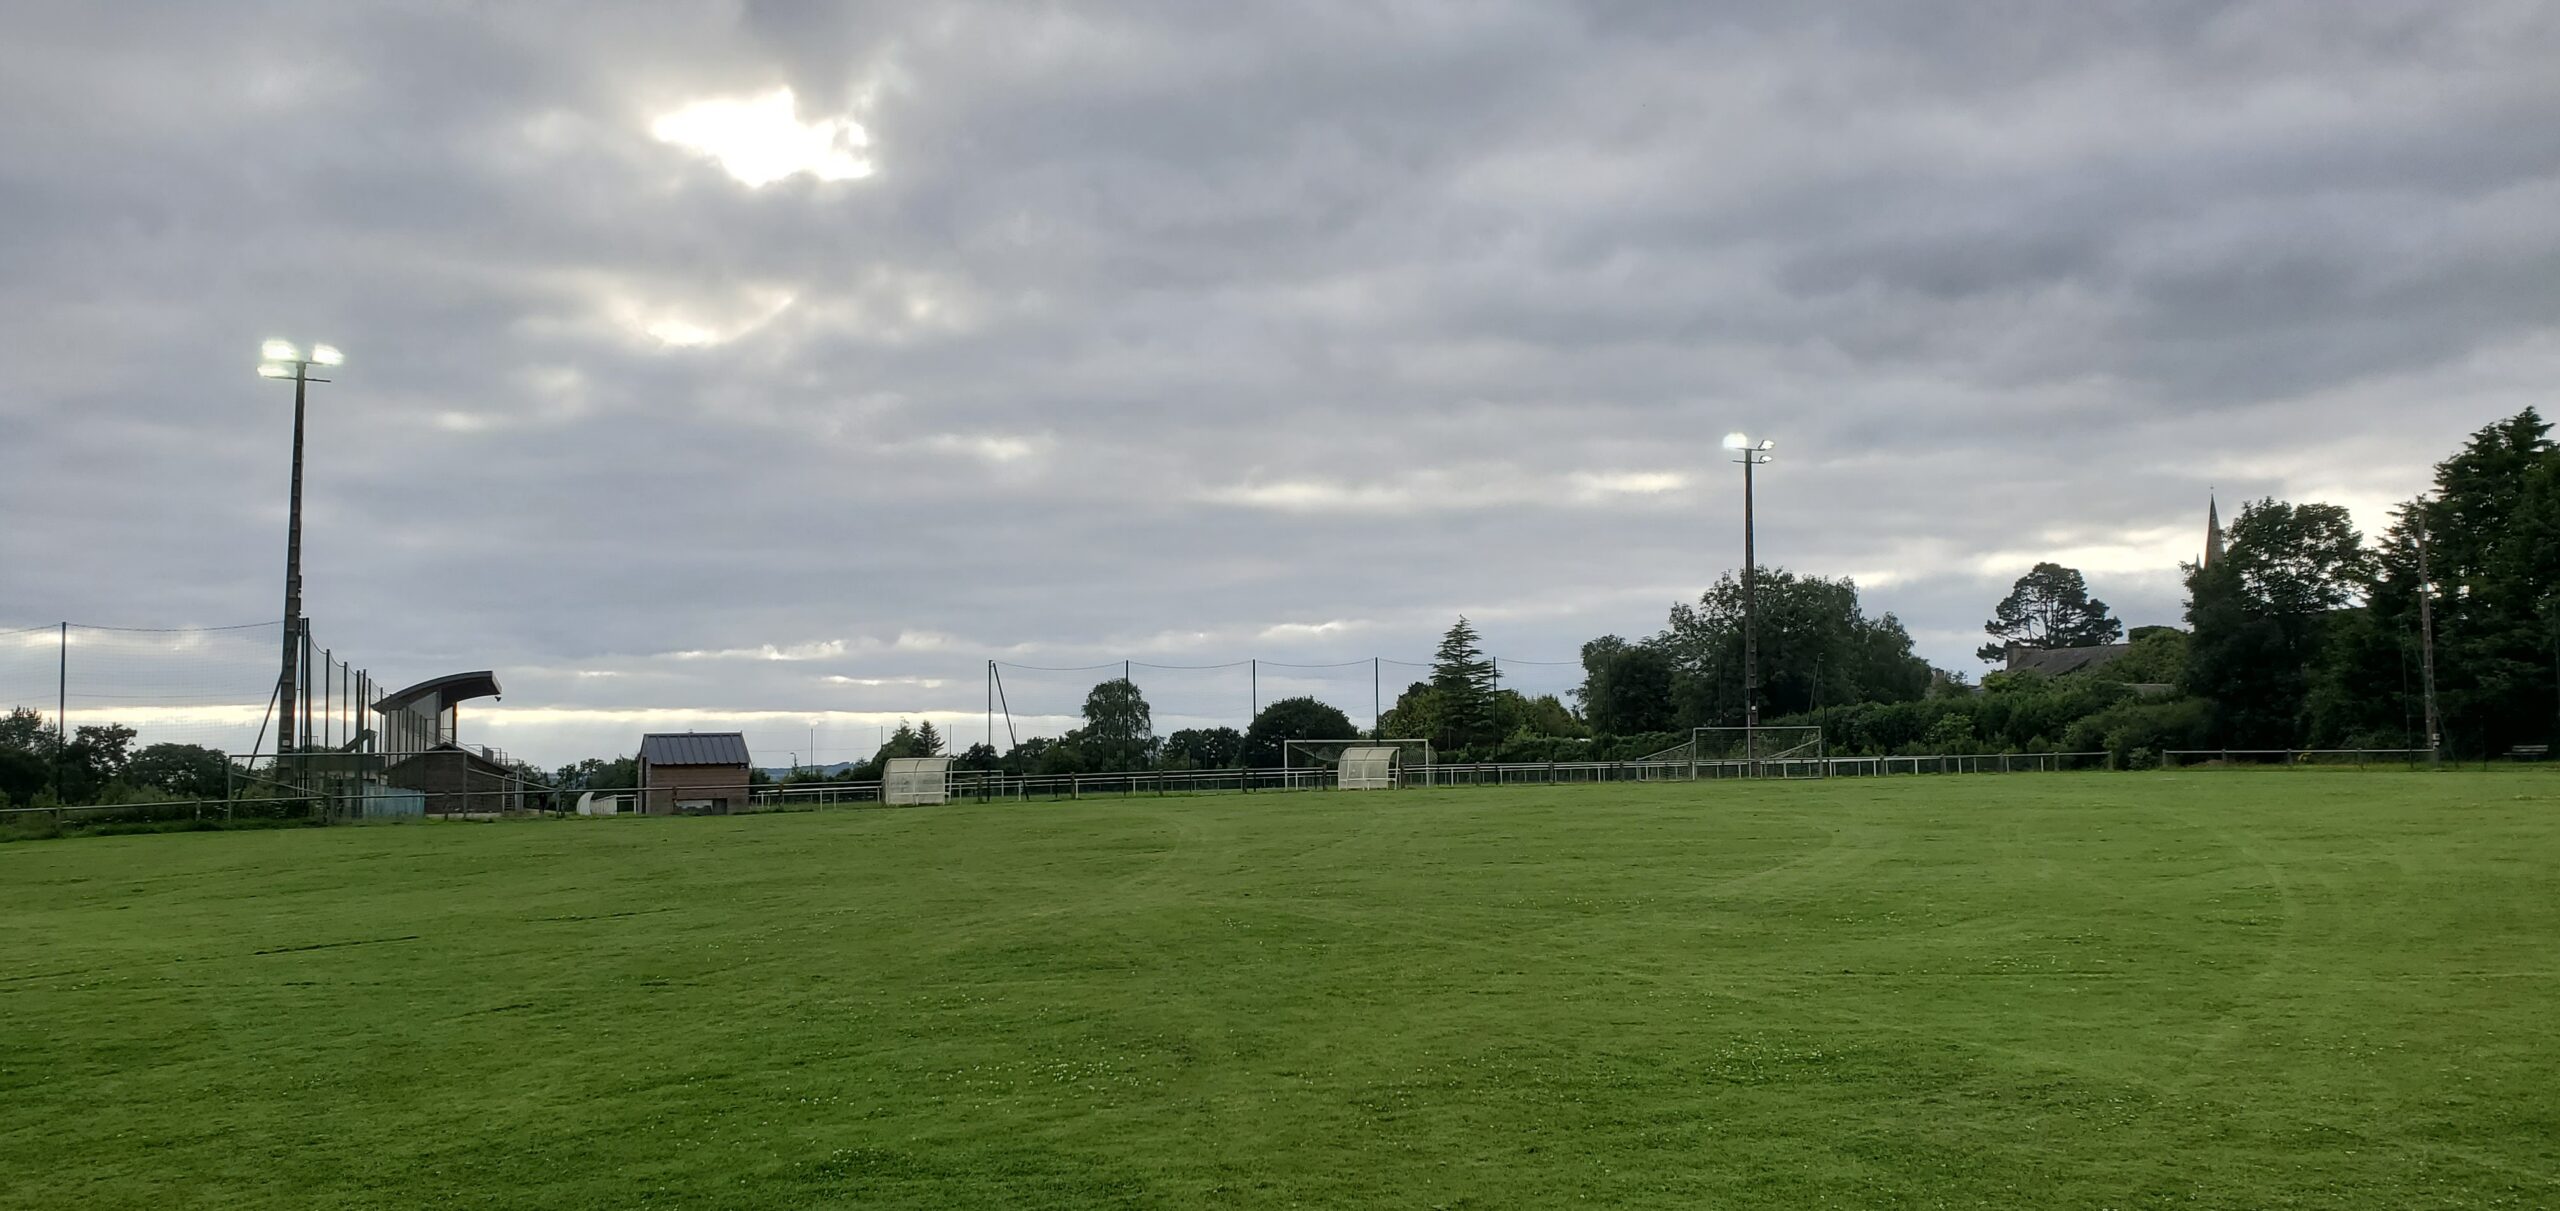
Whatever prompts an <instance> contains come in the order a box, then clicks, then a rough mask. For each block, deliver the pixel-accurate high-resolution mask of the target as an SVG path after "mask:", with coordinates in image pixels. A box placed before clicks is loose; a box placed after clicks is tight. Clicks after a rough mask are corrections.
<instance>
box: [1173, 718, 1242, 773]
mask: <svg viewBox="0 0 2560 1211" xmlns="http://www.w3.org/2000/svg"><path fill="white" fill-rule="evenodd" d="M1243 759H1244V733H1242V732H1239V731H1237V730H1236V729H1234V728H1231V727H1207V728H1199V727H1186V728H1183V729H1182V730H1180V731H1177V732H1175V733H1174V734H1172V735H1170V736H1167V737H1165V738H1164V751H1163V761H1164V765H1165V768H1167V769H1233V768H1234V767H1235V766H1236V764H1237V763H1238V762H1240V761H1242V760H1243Z"/></svg>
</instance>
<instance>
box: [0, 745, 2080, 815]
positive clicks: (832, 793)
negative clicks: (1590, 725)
mask: <svg viewBox="0 0 2560 1211" xmlns="http://www.w3.org/2000/svg"><path fill="white" fill-rule="evenodd" d="M397 756H398V755H396V754H393V755H385V754H347V755H341V756H339V757H338V760H339V761H341V762H344V763H345V768H344V769H341V770H331V771H328V772H329V773H332V774H335V775H337V776H335V777H316V776H313V777H310V778H309V781H308V782H306V783H305V784H303V785H302V786H296V785H294V784H293V783H292V782H291V781H290V780H279V779H277V778H275V777H272V776H261V775H260V773H258V772H256V771H253V770H241V769H238V768H237V767H235V782H234V787H233V792H232V796H231V797H228V798H222V799H173V800H164V801H157V802H150V803H108V804H95V805H89V806H73V807H16V808H5V809H0V827H5V826H11V825H16V826H20V827H23V826H24V824H25V823H26V822H27V821H29V820H36V819H41V820H46V821H49V822H50V823H51V824H53V825H54V826H55V827H64V826H70V827H79V826H83V825H91V824H155V823H171V822H178V821H189V822H201V821H225V820H239V819H263V820H382V819H402V818H409V819H415V818H438V819H478V820H491V819H502V818H508V817H520V816H536V815H562V816H565V815H629V814H642V812H643V804H644V797H654V798H655V799H656V800H657V801H656V802H654V803H652V804H650V805H651V806H654V807H656V808H657V809H658V810H660V811H669V810H678V811H680V810H682V809H681V808H680V807H679V806H678V801H677V800H675V799H674V798H673V797H672V796H673V794H674V793H675V792H672V791H668V790H665V789H661V790H658V791H651V792H644V791H641V790H638V789H635V788H629V787H620V788H610V789H588V788H580V787H561V786H552V785H547V784H543V783H538V782H534V781H532V780H530V779H525V778H521V777H516V776H511V775H499V774H496V773H495V772H494V771H491V772H489V773H487V774H485V775H474V776H473V777H470V778H466V779H462V780H460V781H459V782H458V783H455V782H443V781H440V782H438V783H435V784H429V785H413V786H409V787H399V786H387V785H377V784H375V783H374V782H373V781H370V780H368V779H367V778H366V777H365V775H366V774H370V773H372V772H374V771H377V770H380V769H382V768H383V763H384V762H385V761H386V759H392V758H396V757H397ZM415 756H419V757H434V758H438V759H444V760H449V761H458V760H461V759H462V758H464V756H465V755H464V754H462V753H459V752H455V751H452V750H436V751H432V752H430V753H426V754H416V755H415ZM270 760H271V759H270ZM292 763H293V759H291V758H288V759H287V764H292ZM394 763H395V764H396V761H394ZM2111 767H2112V762H2111V761H2110V760H2109V758H2108V754H2106V753H1964V754H1957V753H1948V754H1934V755H1925V756H1909V757H1819V758H1816V757H1805V758H1790V759H1784V760H1777V759H1764V760H1761V761H1758V762H1752V761H1745V760H1739V759H1735V760H1724V761H1535V762H1461V763H1452V764H1441V765H1428V766H1420V767H1416V768H1414V769H1410V770H1406V771H1404V775H1403V777H1404V785H1405V786H1407V787H1412V788H1432V789H1448V788H1455V787H1478V786H1564V785H1582V784H1591V783H1605V782H1691V781H1700V780H1707V779H1727V778H1750V777H1755V776H1756V777H1761V778H1780V779H1807V778H1848V777H1865V778H1872V777H1889V776H1896V775H1918V774H1994V773H2052V772H2058V771H2065V770H2094V769H2106V768H2111ZM475 783H476V785H475ZM1332 788H1333V775H1332V771H1330V770H1327V769H1308V768H1305V767H1298V768H1287V769H1222V770H1130V771H1119V772H1107V773H1090V774H1085V773H1078V774H1009V773H1004V772H1001V771H988V770H954V771H952V772H951V774H950V781H949V784H948V798H949V801H951V802H978V803H989V802H1007V801H1010V802H1029V801H1033V800H1077V799H1090V798H1130V797H1139V796H1147V797H1157V796H1172V795H1209V794H1269V793H1274V792H1290V791H1314V790H1329V789H1332ZM682 793H683V794H685V795H688V796H700V797H705V798H711V799H717V800H719V801H720V802H721V806H720V809H719V810H718V812H717V814H751V813H760V812H777V811H782V812H789V811H818V810H824V809H827V808H841V807H878V806H883V805H884V804H883V798H882V794H881V784H880V783H879V782H877V781H864V782H792V783H762V784H745V785H726V786H689V787H686V788H684V789H683V791H682ZM733 805H734V806H733Z"/></svg>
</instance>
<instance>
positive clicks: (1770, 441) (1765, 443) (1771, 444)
mask: <svg viewBox="0 0 2560 1211" xmlns="http://www.w3.org/2000/svg"><path fill="white" fill-rule="evenodd" d="M321 347H322V348H324V349H325V348H327V347H328V346H326V345H323V346H321ZM330 364H331V365H336V364H337V363H335V362H332V363H330ZM1760 448H1761V449H1762V450H1775V449H1777V448H1778V442H1777V439H1775V438H1769V437H1764V438H1761V439H1760Z"/></svg>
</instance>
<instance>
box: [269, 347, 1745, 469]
mask: <svg viewBox="0 0 2560 1211" xmlns="http://www.w3.org/2000/svg"><path fill="white" fill-rule="evenodd" d="M311 360H312V361H314V362H317V363H319V364H320V365H323V366H335V365H337V364H338V363H340V362H343V361H345V360H347V355H346V354H343V353H340V352H338V347H337V346H336V345H313V346H312V347H311ZM1762 444H1763V445H1766V444H1767V443H1765V442H1764V443H1762Z"/></svg>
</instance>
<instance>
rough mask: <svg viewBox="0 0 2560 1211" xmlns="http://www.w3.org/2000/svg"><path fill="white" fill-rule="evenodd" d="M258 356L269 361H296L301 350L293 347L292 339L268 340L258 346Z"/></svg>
mask: <svg viewBox="0 0 2560 1211" xmlns="http://www.w3.org/2000/svg"><path fill="white" fill-rule="evenodd" d="M258 356H260V357H263V358H265V359H267V360H268V361H271V362H298V361H301V360H302V351H301V350H299V349H296V348H294V347H293V342H292V341H268V342H267V343H265V344H263V345H260V346H258Z"/></svg>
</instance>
